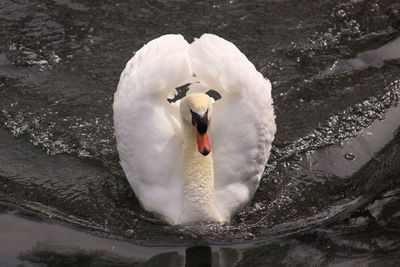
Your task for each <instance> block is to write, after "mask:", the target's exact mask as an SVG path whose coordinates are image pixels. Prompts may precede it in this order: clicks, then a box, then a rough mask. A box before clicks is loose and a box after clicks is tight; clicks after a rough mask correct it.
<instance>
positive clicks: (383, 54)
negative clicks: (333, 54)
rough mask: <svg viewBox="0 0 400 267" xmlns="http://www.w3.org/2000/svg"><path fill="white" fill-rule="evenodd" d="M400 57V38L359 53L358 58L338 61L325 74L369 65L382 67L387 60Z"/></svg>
mask: <svg viewBox="0 0 400 267" xmlns="http://www.w3.org/2000/svg"><path fill="white" fill-rule="evenodd" d="M399 58H400V38H397V39H395V40H394V41H391V42H388V43H387V44H385V45H383V46H381V47H379V48H377V49H374V50H368V51H365V52H362V53H359V54H358V55H357V56H356V58H350V59H343V60H338V61H336V62H335V63H334V64H333V66H332V67H330V68H329V70H328V71H325V72H324V74H332V73H336V72H339V71H356V70H362V69H366V68H368V67H375V68H378V67H382V66H383V63H384V62H385V61H387V60H392V59H399Z"/></svg>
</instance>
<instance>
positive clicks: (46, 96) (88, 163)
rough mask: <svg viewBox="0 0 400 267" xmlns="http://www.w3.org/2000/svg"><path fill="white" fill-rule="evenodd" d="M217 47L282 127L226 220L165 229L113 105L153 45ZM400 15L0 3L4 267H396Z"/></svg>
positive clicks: (164, 4) (318, 7) (210, 5)
mask: <svg viewBox="0 0 400 267" xmlns="http://www.w3.org/2000/svg"><path fill="white" fill-rule="evenodd" d="M205 32H210V33H214V34H217V35H219V36H221V37H223V38H225V39H227V40H229V41H231V42H233V43H234V44H236V45H237V46H238V48H239V49H240V50H241V51H242V52H243V53H244V54H245V55H246V56H247V57H248V58H249V60H250V61H251V62H253V63H254V65H255V66H256V68H257V69H258V70H259V71H261V72H262V74H263V75H264V76H265V77H268V78H269V79H270V81H271V83H272V87H273V88H272V95H273V99H274V107H275V113H276V122H277V128H278V131H277V133H276V136H275V138H276V139H275V141H274V144H273V148H272V152H271V157H270V160H269V162H268V165H267V166H266V169H265V173H264V175H263V178H262V180H261V183H260V187H259V189H258V191H257V193H256V195H255V197H254V199H253V202H252V203H251V205H249V206H248V207H246V208H245V209H244V210H243V211H241V212H240V213H239V214H238V215H236V216H235V217H234V218H233V219H232V221H231V223H230V224H227V225H222V226H220V225H216V224H199V225H192V226H174V227H172V226H169V225H167V224H165V223H164V222H162V221H161V220H159V219H158V218H157V217H156V216H154V215H152V214H150V213H147V212H145V211H144V210H143V209H141V208H140V206H139V203H138V201H137V199H136V197H135V195H134V193H133V191H132V189H131V188H130V186H129V184H128V182H127V181H126V178H125V176H124V173H123V171H122V169H121V167H120V165H119V162H118V153H117V151H116V147H115V138H114V135H113V120H112V116H113V114H112V103H113V94H114V92H115V90H116V87H117V84H118V80H119V75H120V73H121V71H122V70H123V68H124V67H125V64H126V62H127V61H128V60H129V59H130V58H131V57H132V56H133V54H134V52H135V51H137V50H138V49H140V48H141V47H142V46H143V45H144V44H145V43H147V42H148V41H150V40H152V39H154V38H156V37H158V36H160V35H163V34H166V33H180V34H182V35H183V36H184V37H185V38H186V39H187V40H188V41H192V40H193V39H194V38H195V37H199V36H201V34H202V33H205ZM399 104H400V4H399V3H397V2H396V1H363V0H354V1H311V0H306V1H283V0H282V1H280V0H269V1H251V2H243V1H235V0H232V1H215V2H208V1H196V2H192V1H99V2H94V1H83V0H54V1H23V0H17V1H11V0H3V1H1V3H0V265H2V266H3V265H4V266H15V265H18V264H24V266H66V265H67V266H68V265H70V266H74V265H75V266H77V265H79V266H185V264H186V266H196V264H201V263H202V264H205V265H206V266H207V264H208V265H210V264H213V266H268V265H305V266H309V265H325V266H326V265H339V266H343V265H374V266H382V265H386V266H395V265H396V263H398V262H399V261H400V186H399V185H400V130H399V129H400V108H399Z"/></svg>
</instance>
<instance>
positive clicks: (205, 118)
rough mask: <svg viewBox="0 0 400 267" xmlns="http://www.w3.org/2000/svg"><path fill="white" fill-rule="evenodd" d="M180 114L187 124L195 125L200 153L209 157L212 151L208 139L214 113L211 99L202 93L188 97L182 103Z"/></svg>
mask: <svg viewBox="0 0 400 267" xmlns="http://www.w3.org/2000/svg"><path fill="white" fill-rule="evenodd" d="M180 113H181V116H182V118H183V119H184V120H185V121H186V122H188V123H189V124H191V125H193V128H194V131H195V134H196V141H197V147H198V149H199V152H200V153H201V154H203V155H204V156H206V155H208V153H210V151H211V146H210V141H209V138H208V128H209V127H208V126H209V123H210V119H211V113H212V101H211V98H210V97H209V96H208V95H206V94H202V93H197V94H190V95H187V96H185V97H184V98H183V99H182V101H181V103H180Z"/></svg>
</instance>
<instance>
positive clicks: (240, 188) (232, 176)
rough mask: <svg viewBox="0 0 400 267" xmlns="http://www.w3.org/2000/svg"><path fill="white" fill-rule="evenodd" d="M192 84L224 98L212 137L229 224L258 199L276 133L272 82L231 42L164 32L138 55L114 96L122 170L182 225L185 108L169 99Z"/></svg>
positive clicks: (151, 206)
mask: <svg viewBox="0 0 400 267" xmlns="http://www.w3.org/2000/svg"><path fill="white" fill-rule="evenodd" d="M188 82H192V83H193V84H192V85H191V86H190V90H189V92H188V93H192V92H199V91H201V92H205V91H208V90H209V89H214V90H216V91H218V92H219V93H220V95H221V96H222V98H221V99H220V100H218V101H216V102H215V103H214V104H213V113H212V118H211V124H210V134H209V135H210V141H211V149H212V153H213V162H214V180H215V194H216V196H215V197H216V203H217V208H218V209H219V211H220V213H221V214H222V216H223V218H225V219H226V220H229V219H230V217H231V216H232V214H234V212H236V211H237V210H238V209H240V208H242V207H243V206H244V205H245V204H246V203H248V202H249V201H250V200H251V198H252V196H253V195H254V192H255V191H256V189H257V186H258V184H259V181H260V178H261V175H262V172H263V170H264V167H265V164H266V162H267V159H268V157H269V152H270V149H271V143H272V141H273V138H274V134H275V131H276V126H275V122H274V112H273V106H272V98H271V85H270V83H269V81H268V80H266V79H264V78H263V76H262V75H261V74H260V73H259V72H258V71H257V70H256V69H255V67H254V65H253V64H252V63H250V61H248V59H247V58H246V57H245V56H244V55H243V54H242V53H241V52H240V51H239V50H238V49H237V47H236V46H235V45H233V44H232V43H230V42H228V41H226V40H224V39H222V38H220V37H218V36H215V35H212V34H204V35H203V36H202V37H201V38H199V39H197V40H196V41H194V42H193V43H192V44H188V43H187V42H186V41H185V40H184V38H183V37H182V36H181V35H165V36H162V37H160V38H158V39H155V40H153V41H151V42H149V43H148V44H147V45H145V46H144V47H143V48H142V49H140V50H139V51H138V52H137V53H136V54H135V56H134V57H133V58H132V59H131V60H130V61H129V62H128V63H127V65H126V67H125V70H124V71H123V72H122V74H121V78H120V82H119V85H118V89H117V92H116V93H115V97H114V124H115V132H116V138H117V148H118V151H119V154H120V160H121V166H122V167H123V169H124V172H125V174H126V176H127V179H128V181H129V182H130V184H131V186H132V188H133V189H134V191H135V193H136V195H137V197H138V199H139V200H140V202H141V203H142V205H143V206H144V208H145V209H147V210H149V211H152V212H156V213H158V214H161V215H162V216H164V217H165V218H166V219H167V220H168V221H169V222H170V223H172V224H174V223H177V222H178V218H179V216H180V213H181V212H182V183H181V179H182V174H181V167H182V166H181V153H182V129H181V123H182V122H181V119H180V117H179V110H178V105H171V104H169V103H168V102H167V100H166V99H167V97H168V95H169V94H170V93H171V91H173V90H175V88H176V87H179V86H181V85H184V84H186V83H188ZM194 82H200V83H194ZM170 96H171V95H170Z"/></svg>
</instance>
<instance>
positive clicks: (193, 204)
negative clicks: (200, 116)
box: [181, 122, 221, 223]
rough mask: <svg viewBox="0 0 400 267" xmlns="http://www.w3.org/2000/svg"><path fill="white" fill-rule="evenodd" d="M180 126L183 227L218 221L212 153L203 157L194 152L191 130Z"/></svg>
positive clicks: (193, 137)
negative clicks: (188, 224) (200, 222)
mask: <svg viewBox="0 0 400 267" xmlns="http://www.w3.org/2000/svg"><path fill="white" fill-rule="evenodd" d="M183 124H185V125H184V126H183V135H184V136H183V137H184V141H183V159H182V160H183V165H182V166H183V177H182V187H183V188H182V189H183V190H182V191H183V211H182V218H181V221H182V223H185V222H190V221H208V220H210V221H221V217H220V215H219V214H218V211H217V209H216V206H215V196H214V173H213V160H212V153H210V154H208V155H207V156H203V155H202V154H200V153H199V151H198V149H197V143H196V138H195V133H194V129H193V128H192V127H191V126H190V125H187V123H185V122H184V123H183Z"/></svg>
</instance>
